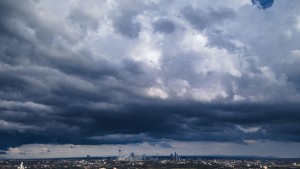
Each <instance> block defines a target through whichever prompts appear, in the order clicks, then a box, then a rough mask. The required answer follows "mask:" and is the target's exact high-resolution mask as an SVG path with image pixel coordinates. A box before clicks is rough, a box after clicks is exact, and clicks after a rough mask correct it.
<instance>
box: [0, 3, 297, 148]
mask: <svg viewBox="0 0 300 169" xmlns="http://www.w3.org/2000/svg"><path fill="white" fill-rule="evenodd" d="M91 2H92V1H91ZM164 3H165V2H161V4H153V3H150V2H148V4H147V3H146V2H145V4H143V3H137V4H133V5H131V4H128V2H126V1H120V4H119V6H116V7H115V8H113V9H110V7H109V5H107V7H106V6H105V7H103V6H102V5H104V4H100V5H99V4H97V5H99V6H97V7H99V8H101V7H102V8H101V10H99V11H101V12H102V11H104V14H101V15H99V16H98V15H97V14H98V13H97V12H94V11H92V10H82V9H81V8H80V7H82V8H85V7H86V6H85V5H90V4H84V5H82V6H80V4H79V5H78V4H77V5H78V6H76V5H75V7H74V6H72V7H70V9H69V10H67V11H60V12H66V14H65V16H64V17H57V16H56V14H55V13H51V12H50V14H49V13H47V12H46V13H43V8H42V7H40V6H39V2H37V1H22V2H19V1H1V2H0V11H1V12H0V18H1V19H0V23H1V24H0V25H1V26H0V43H1V45H0V46H1V48H0V98H1V99H0V136H1V139H0V146H1V147H0V149H5V148H7V147H13V146H18V145H22V144H30V143H58V144H60V143H62V144H63V143H72V144H117V143H120V144H127V143H139V142H145V141H147V142H160V141H161V140H180V141H218V142H235V143H245V140H277V141H291V142H299V141H300V130H299V128H300V126H299V120H300V114H299V110H300V106H299V104H298V103H299V78H298V73H299V68H298V65H297V63H298V62H299V61H297V60H296V61H295V62H292V63H289V62H282V59H281V58H282V55H285V54H290V51H291V50H294V55H297V50H296V49H298V48H297V43H295V42H298V40H299V39H300V38H299V37H300V34H299V33H297V31H294V30H291V31H294V34H293V36H292V37H293V38H294V39H291V40H288V39H285V41H286V43H287V44H289V45H288V46H289V47H282V49H281V50H280V52H276V50H275V49H276V47H277V46H276V45H280V44H281V43H279V42H278V41H279V40H278V39H280V38H279V37H281V36H283V35H282V34H280V33H278V34H277V33H276V31H277V32H281V31H280V30H283V29H287V28H289V27H288V26H287V27H285V26H281V27H278V28H274V32H275V35H276V37H274V36H273V35H272V34H266V32H268V30H269V29H268V28H269V26H268V23H266V24H267V26H266V27H256V26H253V23H251V24H249V23H248V22H247V23H246V22H245V23H243V24H244V25H246V26H245V29H244V31H245V32H243V31H236V29H238V30H240V27H239V25H235V24H233V23H232V22H238V23H239V22H242V21H244V20H245V19H244V18H243V17H246V18H248V16H247V15H251V17H253V18H254V20H255V19H256V20H258V19H257V18H260V17H261V16H260V15H259V14H257V15H255V16H252V13H247V12H245V13H244V15H241V14H240V12H241V11H238V10H234V9H230V8H229V7H228V6H225V7H222V6H220V7H214V8H208V9H202V8H201V4H200V5H199V6H196V7H195V6H192V5H188V6H186V7H185V6H182V5H177V6H176V4H175V3H173V4H172V3H171V4H167V5H170V6H171V7H172V5H173V6H174V8H175V7H176V10H175V11H176V12H175V14H174V13H172V11H171V10H170V11H169V10H167V9H169V8H165V11H163V9H164V8H163V7H161V6H160V5H166V4H164ZM93 6H95V4H93V3H92V5H91V6H89V7H90V8H92V7H93ZM158 6H160V9H162V11H159V12H158V10H156V7H158ZM178 6H180V7H178ZM171 7H170V9H171ZM177 8H178V9H177ZM243 8H245V9H246V10H245V9H240V10H245V11H252V10H255V8H254V9H252V6H249V5H248V6H247V5H244V7H243ZM105 10H109V11H106V12H105ZM96 11H98V10H96ZM291 11H296V10H291ZM260 12H263V11H262V10H260ZM273 12H274V11H273ZM274 13H275V12H274ZM57 15H58V14H57ZM274 15H276V13H275V14H274ZM277 15H278V14H277ZM287 15H290V16H291V17H292V16H293V12H291V13H289V14H287ZM251 17H249V18H251ZM145 18H146V19H145ZM283 20H284V21H285V19H283ZM283 20H280V19H278V21H277V20H275V21H276V22H279V23H281V24H282V25H286V24H285V22H284V21H283ZM272 21H273V20H272ZM275 21H274V22H275ZM291 22H295V23H296V20H295V18H293V17H292V18H291ZM108 25H110V26H111V27H109V26H108ZM222 26H224V28H223V27H222ZM226 26H228V27H230V26H232V27H230V28H228V27H226ZM253 30H256V31H257V30H260V32H259V31H257V33H254V35H253V36H251V37H248V36H249V35H248V33H249V32H251V31H253ZM105 31H107V32H105ZM103 32H104V33H103ZM189 32H193V33H191V34H190V33H189ZM101 33H103V34H101ZM194 34H196V35H199V36H193V35H194ZM264 34H266V35H264ZM263 35H264V36H265V37H264V38H265V39H267V40H269V41H267V40H266V41H260V42H257V41H256V38H259V37H260V36H263ZM277 35H278V36H277ZM161 37H163V38H164V39H163V38H161ZM185 37H187V38H185ZM203 37H205V38H206V39H207V41H206V42H205V44H204V45H203V44H201V43H202V42H203V41H205V38H203ZM143 38H144V39H143ZM151 38H153V39H151ZM155 38H158V39H159V38H161V39H159V40H156V39H155ZM201 38H202V39H201ZM272 38H278V39H277V40H276V41H274V39H272ZM149 39H150V40H149ZM185 39H187V40H186V41H185ZM199 39H200V40H199ZM203 39H204V40H203ZM237 39H238V40H239V41H241V43H242V45H241V44H239V43H238V42H237ZM151 40H152V41H153V42H152V41H151ZM192 42H193V43H195V44H196V45H195V46H196V47H193V43H192ZM269 42H273V43H274V44H271V45H272V46H271V47H270V48H271V49H274V51H273V50H270V51H268V50H265V49H266V46H268V45H269ZM276 42H278V43H276ZM144 43H146V45H144V46H138V45H143V44H144ZM243 43H244V44H246V45H243ZM256 44H258V45H256ZM201 45H202V47H201ZM136 46H138V47H136ZM153 46H154V47H153ZM249 46H250V47H249ZM151 47H152V48H151ZM148 48H151V50H148ZM157 48H159V50H156V53H157V51H159V52H160V54H161V55H160V58H159V59H158V61H157V63H156V62H155V61H149V60H147V59H145V60H146V61H145V60H143V59H144V58H143V55H144V54H145V55H146V54H148V53H150V54H152V55H151V57H154V56H157V55H156V53H155V52H153V50H155V49H157ZM200 48H201V49H202V50H201V51H199V50H198V49H200ZM144 49H145V51H146V52H145V51H142V52H139V50H144ZM147 50H148V51H147ZM136 51H138V52H136ZM224 51H225V52H224ZM135 52H136V53H135ZM151 52H153V53H154V54H153V53H151ZM141 53H142V54H141ZM219 55H220V56H219ZM223 55H224V56H223ZM271 56H272V57H273V58H272V62H269V61H270V57H271ZM219 57H222V59H220V58H219ZM140 58H143V59H140ZM151 59H152V58H151ZM220 60H221V61H220ZM153 65H154V66H153ZM157 65H159V66H157ZM157 67H159V68H157ZM253 128H254V129H253ZM162 146H166V145H162ZM0 153H1V152H0Z"/></svg>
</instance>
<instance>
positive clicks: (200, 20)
mask: <svg viewBox="0 0 300 169" xmlns="http://www.w3.org/2000/svg"><path fill="white" fill-rule="evenodd" d="M181 12H182V15H183V17H184V18H185V19H186V20H187V21H188V22H189V23H190V24H191V25H192V26H193V27H195V28H196V29H198V30H203V29H205V28H207V27H210V26H213V25H214V24H220V23H222V22H224V20H226V19H231V18H234V16H235V13H234V11H233V10H231V9H229V8H219V9H209V10H208V11H203V10H201V9H197V8H194V7H191V6H187V7H185V8H183V9H182V11H181Z"/></svg>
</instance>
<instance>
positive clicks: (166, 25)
mask: <svg viewBox="0 0 300 169" xmlns="http://www.w3.org/2000/svg"><path fill="white" fill-rule="evenodd" d="M153 26H154V31H158V32H162V33H172V32H174V31H175V28H176V26H175V24H174V23H173V22H172V21H171V20H168V19H159V20H157V21H156V22H154V23H153Z"/></svg>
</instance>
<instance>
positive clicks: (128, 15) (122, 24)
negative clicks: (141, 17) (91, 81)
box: [113, 10, 141, 38]
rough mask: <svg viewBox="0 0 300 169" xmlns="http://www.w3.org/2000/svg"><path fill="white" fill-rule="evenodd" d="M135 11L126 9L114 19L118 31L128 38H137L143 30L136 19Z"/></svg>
mask: <svg viewBox="0 0 300 169" xmlns="http://www.w3.org/2000/svg"><path fill="white" fill-rule="evenodd" d="M136 15H137V14H136V12H135V11H127V10H124V11H123V13H121V14H120V15H119V16H116V18H115V20H114V23H113V25H114V28H115V29H116V31H117V32H119V33H121V34H122V35H124V36H126V37H128V38H137V37H138V36H139V33H140V31H141V25H140V23H139V22H138V21H137V20H136Z"/></svg>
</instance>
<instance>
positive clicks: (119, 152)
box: [118, 147, 122, 160]
mask: <svg viewBox="0 0 300 169" xmlns="http://www.w3.org/2000/svg"><path fill="white" fill-rule="evenodd" d="M118 151H119V160H120V158H121V151H122V150H121V147H119V150H118Z"/></svg>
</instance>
